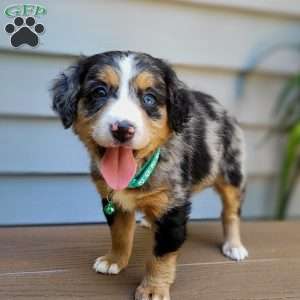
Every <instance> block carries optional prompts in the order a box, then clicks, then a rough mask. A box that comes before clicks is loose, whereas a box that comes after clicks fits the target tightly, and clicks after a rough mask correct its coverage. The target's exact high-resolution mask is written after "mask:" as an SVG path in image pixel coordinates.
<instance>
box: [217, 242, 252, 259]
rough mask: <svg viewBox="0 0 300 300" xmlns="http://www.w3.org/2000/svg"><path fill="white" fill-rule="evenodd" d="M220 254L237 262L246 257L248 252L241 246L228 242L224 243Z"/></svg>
mask: <svg viewBox="0 0 300 300" xmlns="http://www.w3.org/2000/svg"><path fill="white" fill-rule="evenodd" d="M222 252H223V254H224V255H225V256H227V257H229V258H231V259H233V260H237V261H240V260H243V259H245V258H246V257H248V251H247V249H246V248H245V247H244V246H243V245H239V246H235V245H232V244H231V243H230V242H225V243H224V244H223V247H222Z"/></svg>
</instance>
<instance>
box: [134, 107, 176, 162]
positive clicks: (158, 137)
mask: <svg viewBox="0 0 300 300" xmlns="http://www.w3.org/2000/svg"><path fill="white" fill-rule="evenodd" d="M160 114H161V118H160V119H159V120H151V119H149V118H148V117H147V116H145V120H144V122H145V123H146V126H147V127H148V130H149V136H150V141H151V142H150V143H149V144H148V145H147V146H146V147H144V148H143V149H141V150H139V151H137V153H136V158H137V159H138V160H139V159H142V158H144V157H147V156H149V155H150V154H151V153H152V152H153V151H155V150H156V149H157V148H158V147H159V146H160V145H162V144H164V143H166V141H167V140H168V139H169V138H170V135H171V130H170V127H169V125H168V115H167V110H166V108H165V107H163V108H161V109H160Z"/></svg>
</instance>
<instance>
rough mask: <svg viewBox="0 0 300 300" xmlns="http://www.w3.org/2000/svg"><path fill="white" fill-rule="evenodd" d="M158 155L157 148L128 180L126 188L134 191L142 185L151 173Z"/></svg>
mask: <svg viewBox="0 0 300 300" xmlns="http://www.w3.org/2000/svg"><path fill="white" fill-rule="evenodd" d="M159 155H160V148H158V149H157V150H156V151H155V152H154V153H153V154H152V155H151V157H150V158H149V159H148V160H147V161H146V162H145V163H144V165H143V166H142V167H141V168H140V169H139V170H138V172H137V173H136V174H135V175H134V177H133V178H132V179H131V180H130V182H129V184H128V188H130V189H135V188H138V187H141V186H142V185H144V184H145V183H146V182H147V181H148V179H149V177H150V176H151V174H152V173H153V171H154V169H155V167H156V165H157V162H158V159H159Z"/></svg>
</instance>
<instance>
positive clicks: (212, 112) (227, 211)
mask: <svg viewBox="0 0 300 300" xmlns="http://www.w3.org/2000/svg"><path fill="white" fill-rule="evenodd" d="M52 94H53V109H54V110H55V111H56V112H57V113H58V115H59V116H60V118H61V120H62V123H63V125H64V127H65V128H69V127H70V126H72V128H73V130H74V132H75V133H76V134H77V135H78V136H79V138H80V140H81V141H82V142H83V143H84V145H85V146H86V148H87V150H88V152H89V155H90V159H91V176H92V179H93V181H94V183H95V185H96V187H97V190H98V191H99V193H100V195H101V197H102V202H103V206H104V208H105V210H104V212H105V215H106V217H107V221H108V224H109V226H110V230H111V238H112V248H111V251H110V252H109V253H108V254H107V255H105V256H101V257H99V258H97V260H96V261H95V264H94V269H95V270H96V271H97V272H101V273H105V274H117V273H119V272H120V271H121V270H122V269H124V268H125V267H126V266H127V264H128V261H129V258H130V255H131V250H132V243H133V236H134V228H135V211H136V210H139V211H141V212H143V213H144V215H145V216H146V219H147V221H148V222H150V224H151V228H152V230H153V236H154V249H153V255H152V257H151V258H150V259H149V261H148V262H147V264H146V274H145V277H144V279H143V280H142V282H141V284H140V285H139V287H138V288H137V290H136V292H135V299H138V300H141V299H143V300H144V299H164V300H165V299H170V294H169V288H170V285H171V284H172V283H173V282H174V279H175V268H176V257H177V254H178V251H179V248H180V247H181V246H182V244H183V242H184V241H185V239H186V226H187V221H188V218H189V213H190V207H191V202H190V198H191V196H192V194H193V193H195V192H198V191H201V190H202V189H204V188H206V187H213V188H214V189H215V190H216V191H217V192H218V193H219V194H220V196H221V199H222V202H223V212H222V220H223V228H224V244H223V247H222V250H223V253H224V255H226V256H228V257H229V258H231V259H234V260H242V259H244V258H245V257H247V255H248V252H247V250H246V249H245V248H244V246H243V244H242V242H241V239H240V230H239V222H240V207H241V201H242V198H243V195H244V191H245V170H244V167H245V162H244V142H243V134H242V132H241V129H240V127H239V126H238V124H237V122H236V120H235V119H234V118H233V117H231V116H230V115H229V114H228V113H227V112H226V110H225V109H224V108H223V107H222V106H221V105H220V104H219V103H218V102H217V101H216V100H215V99H214V98H212V97H211V96H208V95H206V94H203V93H201V92H199V91H195V90H191V89H189V88H187V87H186V86H185V85H184V84H183V83H182V82H181V81H180V80H179V79H178V78H177V76H176V74H175V72H174V71H173V69H172V68H171V67H170V66H169V65H168V64H167V63H166V62H165V61H163V60H161V59H158V58H154V57H152V56H151V55H148V54H144V53H137V52H131V51H111V52H106V53H101V54H97V55H93V56H90V57H82V58H81V59H80V60H79V61H78V62H77V64H75V65H73V66H71V67H69V68H68V69H67V70H66V71H65V72H64V73H62V74H61V75H60V76H59V77H58V78H57V79H56V80H55V82H54V84H53V87H52ZM70 151H71V150H70ZM145 170H146V171H145ZM139 171H141V172H139ZM138 173H141V174H139V176H141V177H142V179H143V180H142V183H141V182H140V185H134V186H130V183H131V182H132V179H133V178H134V177H135V176H136V174H138Z"/></svg>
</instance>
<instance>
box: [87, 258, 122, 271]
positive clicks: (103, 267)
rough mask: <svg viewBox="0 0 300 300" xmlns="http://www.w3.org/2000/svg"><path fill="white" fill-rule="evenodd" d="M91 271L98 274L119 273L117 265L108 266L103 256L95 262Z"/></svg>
mask: <svg viewBox="0 0 300 300" xmlns="http://www.w3.org/2000/svg"><path fill="white" fill-rule="evenodd" d="M93 269H94V270H95V271H96V272H98V273H103V274H118V273H120V268H119V266H118V265H117V264H110V263H109V262H108V261H107V259H106V257H105V256H101V257H98V258H97V259H96V260H95V263H94V266H93Z"/></svg>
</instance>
